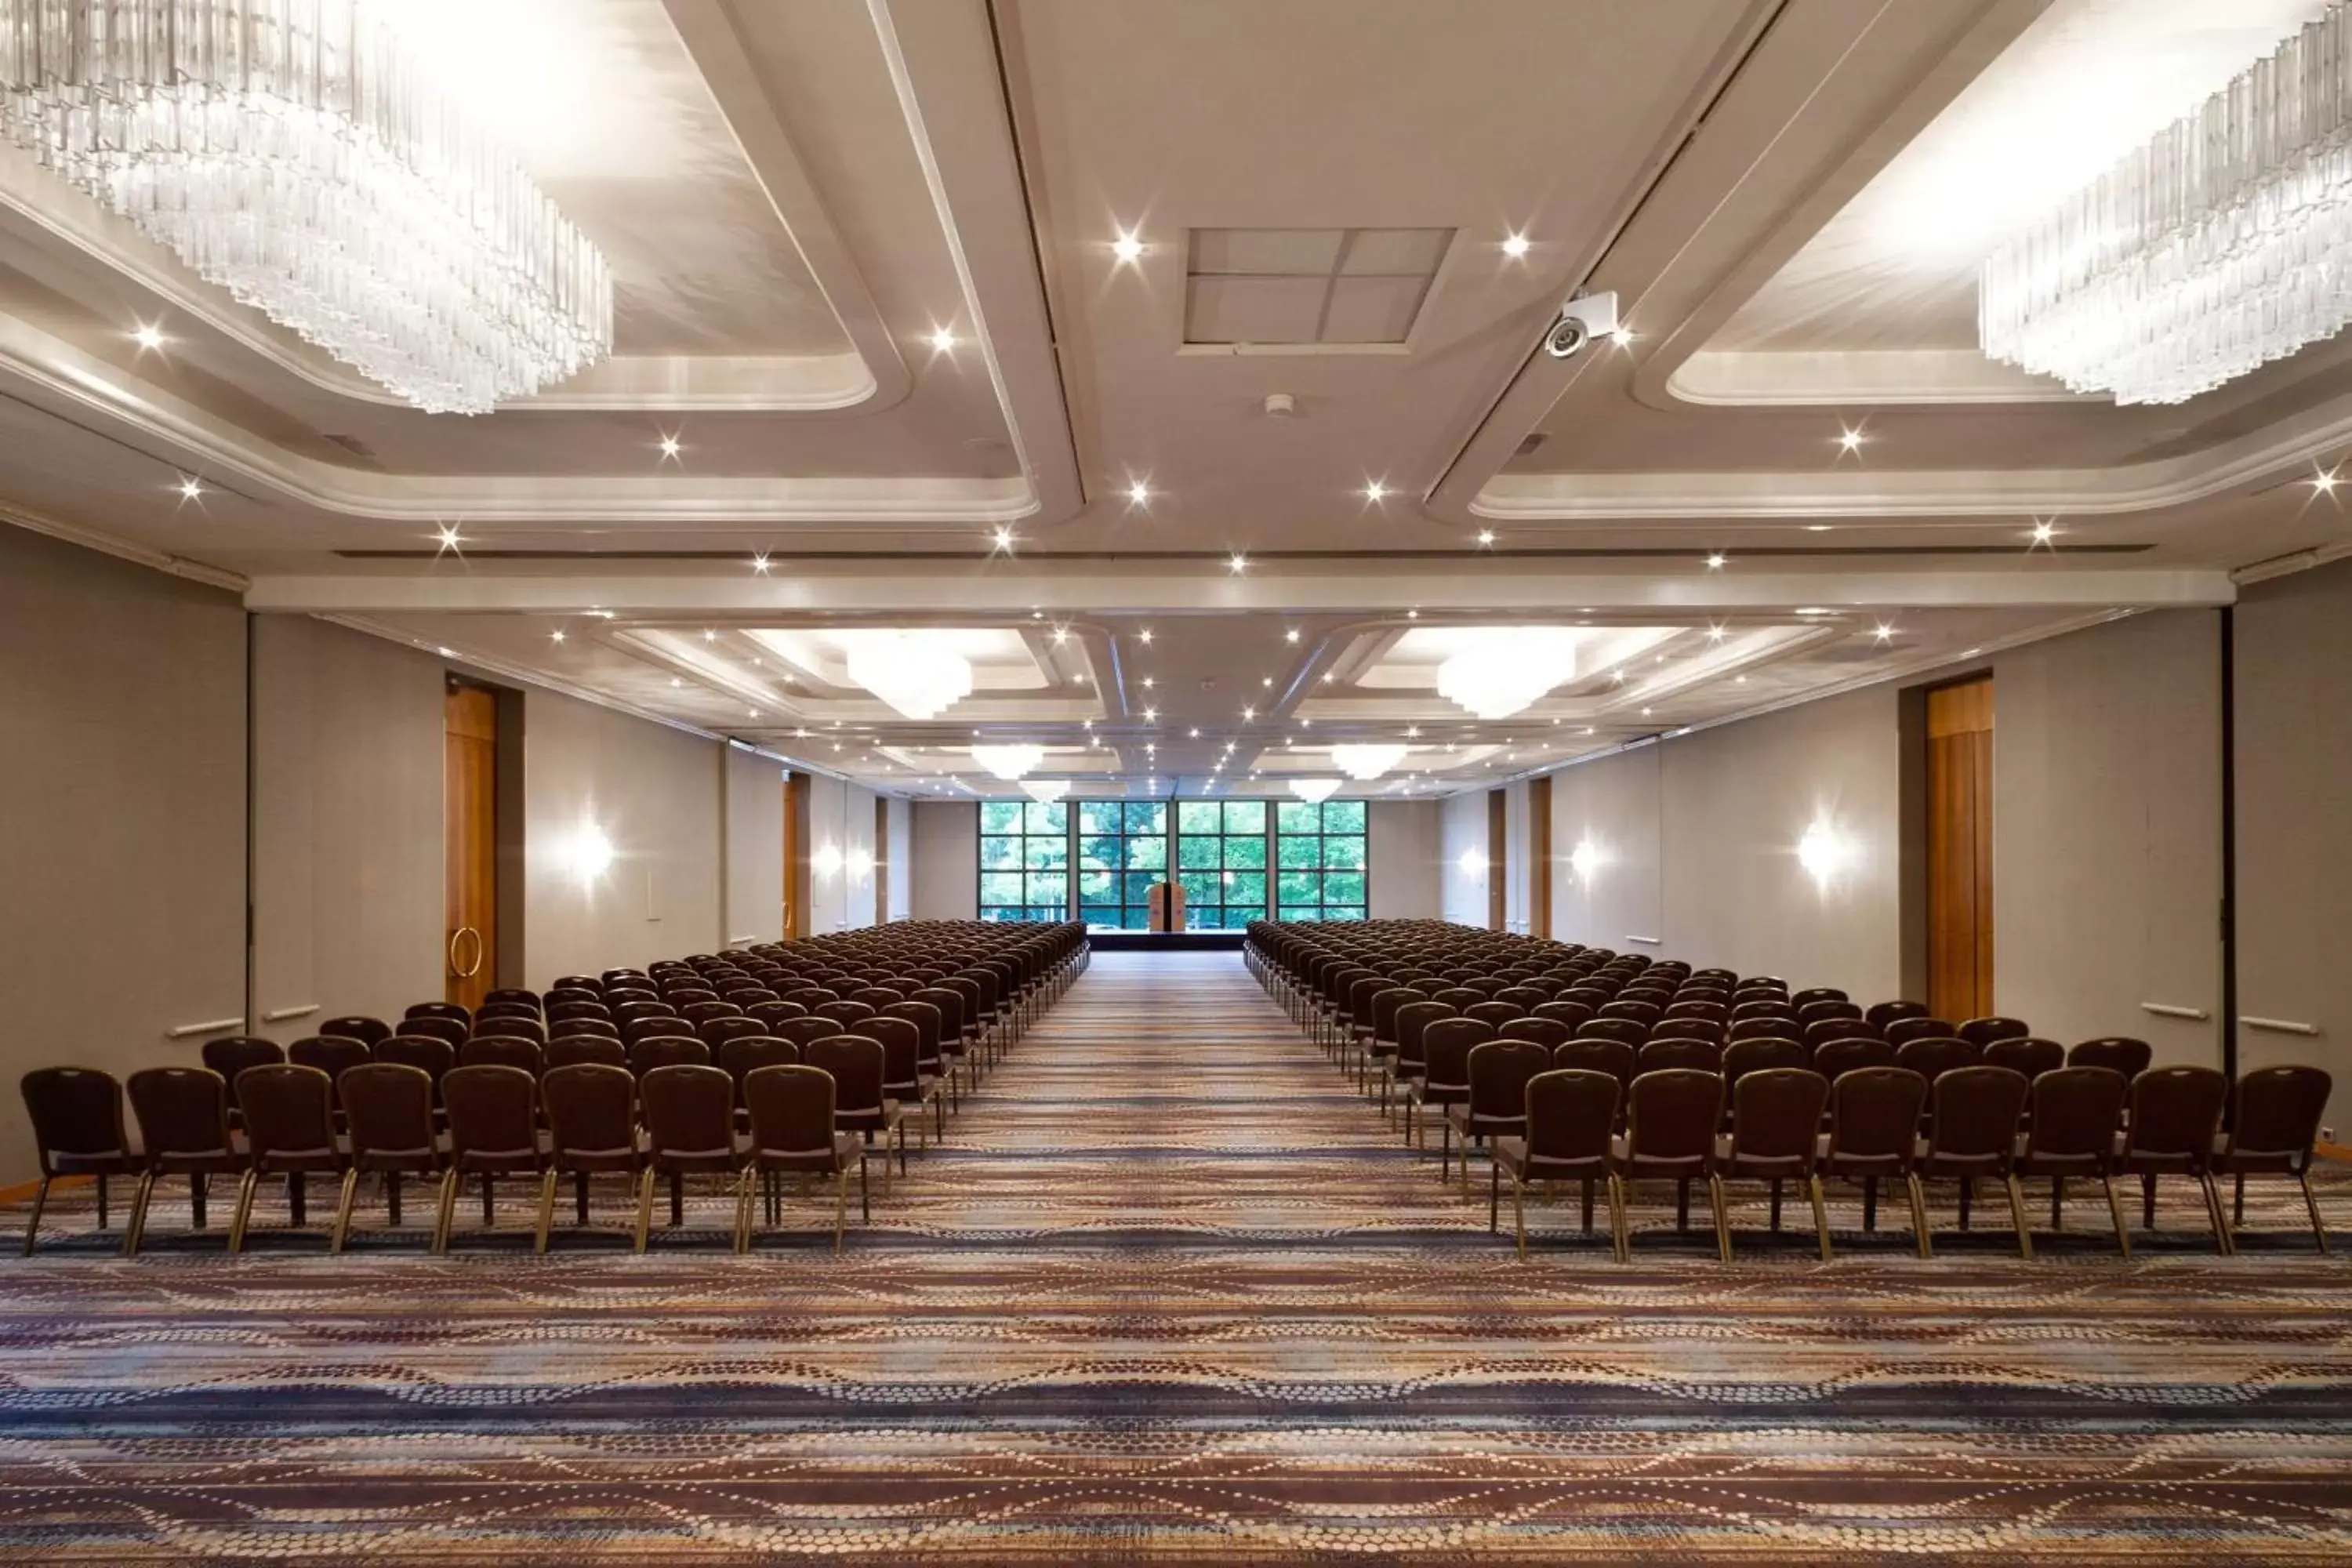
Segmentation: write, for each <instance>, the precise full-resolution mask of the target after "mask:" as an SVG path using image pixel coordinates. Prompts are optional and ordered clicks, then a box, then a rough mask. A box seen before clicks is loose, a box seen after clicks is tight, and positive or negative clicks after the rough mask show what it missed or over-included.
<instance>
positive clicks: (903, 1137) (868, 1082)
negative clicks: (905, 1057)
mask: <svg viewBox="0 0 2352 1568" xmlns="http://www.w3.org/2000/svg"><path fill="white" fill-rule="evenodd" d="M801 1060H802V1061H803V1062H804V1063H805V1064H807V1065H808V1066H810V1067H813V1068H824V1070H825V1071H826V1072H829V1073H831V1074H832V1075H833V1116H834V1124H835V1126H836V1127H837V1128H839V1129H840V1130H841V1131H844V1132H855V1133H856V1134H857V1135H858V1136H859V1137H860V1138H861V1139H863V1140H864V1142H865V1144H866V1149H867V1150H868V1151H869V1152H870V1151H871V1150H872V1149H873V1147H874V1145H875V1142H876V1141H877V1138H878V1140H879V1141H880V1142H881V1146H882V1185H883V1190H884V1191H886V1192H887V1191H888V1190H889V1185H890V1142H891V1137H892V1135H893V1134H896V1135H897V1138H898V1161H899V1163H900V1164H901V1165H902V1166H903V1165H904V1164H905V1163H906V1159H907V1129H906V1123H905V1121H904V1120H903V1119H902V1116H901V1113H900V1110H899V1106H898V1101H897V1100H892V1099H891V1098H890V1097H889V1095H888V1094H887V1092H886V1091H885V1090H884V1089H883V1087H882V1085H883V1081H884V1078H885V1071H884V1069H885V1063H884V1060H883V1053H882V1042H881V1041H879V1040H877V1039H874V1038H871V1037H867V1036H864V1035H829V1036H827V1037H825V1038H824V1039H821V1040H817V1041H814V1042H813V1043H811V1044H809V1045H807V1046H804V1047H802V1049H801ZM868 1217H871V1216H870V1215H869V1216H868Z"/></svg>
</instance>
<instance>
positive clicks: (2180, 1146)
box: [2116, 1067, 2231, 1254]
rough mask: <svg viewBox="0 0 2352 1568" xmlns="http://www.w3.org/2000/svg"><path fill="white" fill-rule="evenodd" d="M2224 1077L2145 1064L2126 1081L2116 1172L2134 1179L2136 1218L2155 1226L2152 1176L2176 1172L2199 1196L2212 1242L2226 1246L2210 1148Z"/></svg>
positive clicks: (2217, 1130) (2226, 1086) (2226, 1090)
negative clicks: (2137, 1201)
mask: <svg viewBox="0 0 2352 1568" xmlns="http://www.w3.org/2000/svg"><path fill="white" fill-rule="evenodd" d="M2229 1098H2230V1080H2229V1079H2226V1078H2224V1077H2222V1076H2221V1073H2220V1072H2219V1071H2218V1070H2216V1069H2215V1068H2197V1067H2169V1068H2148V1069H2147V1071H2145V1072H2143V1073H2141V1074H2139V1075H2138V1076H2137V1078H2134V1079H2132V1080H2131V1104H2130V1110H2129V1112H2128V1115H2127V1119H2126V1120H2127V1125H2126V1128H2125V1130H2124V1149H2123V1156H2122V1158H2121V1159H2119V1160H2118V1161H2116V1172H2117V1173H2118V1174H2121V1175H2127V1176H2137V1177H2138V1178H2139V1181H2140V1201H2141V1206H2142V1214H2141V1220H2142V1223H2143V1224H2145V1225H2146V1226H2147V1228H2148V1229H2150V1230H2154V1229H2155V1228H2156V1179H2157V1178H2158V1176H2162V1175H2182V1176H2187V1177H2188V1178H2189V1179H2190V1180H2191V1181H2193V1182H2195V1183H2196V1184H2197V1186H2198V1190H2199V1191H2200V1192H2201V1193H2202V1194H2204V1197H2205V1212H2206V1215H2207V1216H2208V1218H2209V1219H2210V1221H2211V1222H2212V1226H2213V1245H2214V1246H2215V1247H2219V1248H2221V1251H2222V1252H2223V1253H2224V1254H2226V1253H2228V1252H2229V1250H2230V1245H2231V1243H2230V1222H2229V1219H2228V1216H2226V1215H2223V1213H2222V1212H2221V1193H2220V1192H2219V1191H2217V1190H2216V1189H2215V1187H2214V1185H2213V1148H2214V1143H2215V1141H2216V1140H2217V1139H2219V1138H2220V1136H2221V1111H2222V1109H2223V1107H2224V1106H2225V1105H2226V1104H2227V1103H2228V1101H2229Z"/></svg>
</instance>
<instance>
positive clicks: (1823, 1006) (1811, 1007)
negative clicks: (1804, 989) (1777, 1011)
mask: <svg viewBox="0 0 2352 1568" xmlns="http://www.w3.org/2000/svg"><path fill="white" fill-rule="evenodd" d="M1792 1005H1795V1006H1796V1009H1797V1022H1798V1023H1800V1024H1818V1023H1822V1022H1823V1021H1825V1020H1828V1019H1832V1018H1851V1019H1853V1021H1854V1022H1855V1023H1858V1024H1859V1023H1863V1022H1864V1019H1863V1016H1862V1009H1861V1008H1859V1007H1857V1006H1855V1005H1853V1003H1851V1002H1848V1001H1844V1000H1843V999H1838V998H1824V999H1822V1000H1821V1001H1817V1002H1806V1003H1802V1004H1792Z"/></svg>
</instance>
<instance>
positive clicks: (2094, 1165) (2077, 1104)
mask: <svg viewBox="0 0 2352 1568" xmlns="http://www.w3.org/2000/svg"><path fill="white" fill-rule="evenodd" d="M2003 1043H2004V1044H2007V1043H2009V1042H2003ZM1985 1054H1986V1056H1987V1057H1988V1058H1990V1056H1991V1054H1992V1053H1991V1051H1990V1050H1988V1051H1987V1052H1986V1053H1985ZM1989 1065H2007V1064H1989ZM2032 1085H2033V1092H2032V1099H2031V1100H2030V1101H2029V1109H2028V1114H2027V1119H2026V1130H2025V1152H2023V1153H2021V1154H2020V1155H2019V1156H2018V1159H2017V1173H2018V1176H2019V1177H2020V1178H2021V1179H2030V1178H2032V1177H2034V1176H2047V1177H2049V1178H2050V1228H2051V1229H2052V1230H2053V1231H2059V1230H2063V1229H2064V1228H2065V1226H2066V1181H2067V1178H2068V1177H2070V1176H2090V1177H2095V1178H2096V1179H2097V1181H2098V1183H2099V1184H2100V1185H2101V1186H2102V1187H2104V1188H2105V1189H2106V1194H2107V1213H2108V1215H2109V1217H2110V1218H2112V1219H2113V1220H2114V1221H2115V1226H2116V1246H2117V1247H2120V1248H2121V1249H2122V1250H2123V1255H2124V1256H2125V1257H2126V1258H2129V1257H2130V1256H2131V1236H2130V1234H2129V1233H2128V1232H2127V1231H2126V1228H2125V1226H2124V1211H2123V1208H2122V1205H2120V1204H2118V1203H2117V1201H2116V1183H2115V1174H2116V1124H2117V1123H2118V1122H2120V1121H2122V1120H2123V1113H2124V1100H2125V1098H2126V1096H2127V1095H2129V1094H2130V1092H2131V1089H2130V1086H2129V1085H2128V1084H2127V1083H2126V1082H2125V1080H2124V1076H2123V1074H2121V1073H2119V1072H2116V1071H2115V1070H2114V1069H2112V1068H2097V1067H2079V1068H2070V1067H2057V1068H2047V1069H2046V1070H2044V1071H2042V1073H2040V1074H2038V1075H2035V1076H2034V1077H2033V1078H2032Z"/></svg>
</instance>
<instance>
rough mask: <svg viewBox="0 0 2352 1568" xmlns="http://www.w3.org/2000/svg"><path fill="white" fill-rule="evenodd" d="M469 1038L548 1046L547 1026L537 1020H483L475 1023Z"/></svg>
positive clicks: (511, 1018) (506, 1018)
mask: <svg viewBox="0 0 2352 1568" xmlns="http://www.w3.org/2000/svg"><path fill="white" fill-rule="evenodd" d="M467 1038H468V1039H476V1040H487V1039H508V1040H529V1041H530V1042H531V1043H532V1044H534V1045H541V1046H543V1045H545V1044H547V1026H546V1025H545V1024H542V1023H541V1022H540V1021H539V1020H538V1019H537V1018H521V1017H515V1016H500V1017H493V1018H482V1019H478V1020H477V1021H476V1022H475V1025H474V1032H473V1033H472V1034H471V1035H469V1036H467Z"/></svg>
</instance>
